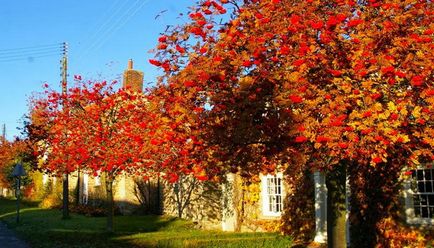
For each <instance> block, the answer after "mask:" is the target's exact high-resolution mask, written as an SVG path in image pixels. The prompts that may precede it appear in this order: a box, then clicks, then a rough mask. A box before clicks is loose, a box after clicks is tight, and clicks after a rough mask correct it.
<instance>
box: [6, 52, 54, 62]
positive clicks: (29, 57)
mask: <svg viewBox="0 0 434 248" xmlns="http://www.w3.org/2000/svg"><path fill="white" fill-rule="evenodd" d="M58 55H61V53H60V52H57V53H53V54H45V55H38V56H28V57H21V58H13V59H3V60H2V59H0V63H2V62H12V61H20V60H28V61H31V60H33V59H38V58H45V57H52V56H58Z"/></svg>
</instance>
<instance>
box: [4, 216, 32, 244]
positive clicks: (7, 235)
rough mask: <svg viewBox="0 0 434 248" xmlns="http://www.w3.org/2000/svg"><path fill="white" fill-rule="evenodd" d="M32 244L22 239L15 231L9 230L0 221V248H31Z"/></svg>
mask: <svg viewBox="0 0 434 248" xmlns="http://www.w3.org/2000/svg"><path fill="white" fill-rule="evenodd" d="M29 247H30V246H29V245H28V244H26V243H25V242H24V241H22V240H20V239H19V238H18V237H17V236H16V235H15V233H14V232H12V231H11V230H9V229H8V228H7V227H6V225H5V224H4V223H2V222H1V221H0V248H29Z"/></svg>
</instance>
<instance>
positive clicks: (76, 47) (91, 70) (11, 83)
mask: <svg viewBox="0 0 434 248" xmlns="http://www.w3.org/2000/svg"><path fill="white" fill-rule="evenodd" d="M193 4H194V1H193V0H178V1H175V0H62V1H59V0H14V1H6V0H0V35H1V38H0V87H1V90H0V124H3V123H4V124H6V129H7V131H6V133H7V137H8V139H12V138H13V137H14V136H16V135H19V130H17V127H20V126H22V124H21V123H22V117H23V115H24V114H26V113H27V112H28V98H29V96H31V95H32V92H38V91H39V92H40V91H42V84H44V83H48V84H49V85H50V86H52V87H54V88H56V87H59V85H60V75H59V74H60V63H59V60H60V58H61V55H60V51H59V52H57V51H56V50H57V49H58V47H60V45H59V46H58V45H55V44H58V43H61V42H67V43H68V45H69V53H68V54H69V56H68V58H69V68H68V70H69V71H68V73H69V75H70V76H69V82H72V81H73V80H72V78H73V75H81V76H82V77H83V79H96V80H99V79H105V80H111V79H117V78H119V77H120V75H121V74H122V72H123V70H124V69H125V68H126V66H127V62H128V59H129V58H131V59H133V60H134V68H136V69H139V70H142V71H144V73H145V82H154V81H155V77H156V76H157V75H159V72H158V71H157V70H156V68H155V67H153V66H152V65H150V64H149V63H148V59H149V58H151V57H152V56H153V55H152V54H151V53H149V50H151V49H153V48H154V47H155V45H156V43H157V38H158V36H159V35H160V33H162V32H164V30H165V29H166V25H173V24H177V23H182V22H185V21H186V20H185V19H182V18H179V13H181V12H186V11H187V10H188V7H189V6H191V5H193ZM157 15H159V16H158V17H157V18H156V16H157ZM184 18H185V17H184ZM45 45H48V46H45ZM41 46H45V47H41ZM27 47H34V48H32V49H21V48H27ZM36 47H37V48H36ZM17 48H19V49H17ZM57 53H59V55H57ZM45 55H47V56H46V57H39V56H45Z"/></svg>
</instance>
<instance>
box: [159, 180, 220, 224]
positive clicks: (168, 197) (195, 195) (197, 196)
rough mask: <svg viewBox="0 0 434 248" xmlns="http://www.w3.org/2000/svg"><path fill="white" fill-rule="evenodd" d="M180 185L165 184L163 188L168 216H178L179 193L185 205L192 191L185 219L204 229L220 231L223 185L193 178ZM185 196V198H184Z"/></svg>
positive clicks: (184, 214)
mask: <svg viewBox="0 0 434 248" xmlns="http://www.w3.org/2000/svg"><path fill="white" fill-rule="evenodd" d="M179 187H180V185H178V186H177V185H176V184H170V183H164V184H163V186H162V193H163V195H162V197H163V205H162V210H163V213H164V214H166V215H171V216H178V203H177V196H176V195H177V192H178V199H181V200H180V204H181V205H183V204H185V201H186V200H188V199H186V195H188V193H189V190H191V192H192V193H191V195H190V199H189V201H190V202H189V204H186V207H185V209H184V211H183V215H182V217H183V218H186V219H189V220H192V221H193V222H195V223H196V224H197V225H198V226H199V227H201V228H204V229H220V226H221V220H222V204H221V196H222V190H221V185H220V184H218V183H214V182H200V181H198V180H197V179H194V178H193V177H188V178H184V179H183V180H182V186H181V187H183V189H180V188H179ZM182 191H183V192H182ZM181 195H183V196H184V197H182V196H181Z"/></svg>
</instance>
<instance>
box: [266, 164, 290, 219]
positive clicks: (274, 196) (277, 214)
mask: <svg viewBox="0 0 434 248" xmlns="http://www.w3.org/2000/svg"><path fill="white" fill-rule="evenodd" d="M273 180H277V182H279V183H280V185H278V186H277V187H278V188H276V187H274V189H273V188H270V185H269V183H270V182H273ZM279 190H280V192H279ZM270 191H277V192H271V194H270ZM270 198H271V199H270ZM279 198H280V202H279V200H278V199H279ZM284 199H285V187H284V183H283V174H282V173H276V174H275V175H271V174H268V175H261V200H262V215H263V216H266V217H280V216H281V215H282V210H283V201H284ZM270 204H275V206H274V208H275V209H277V208H279V207H278V205H280V211H276V210H272V209H270Z"/></svg>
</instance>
